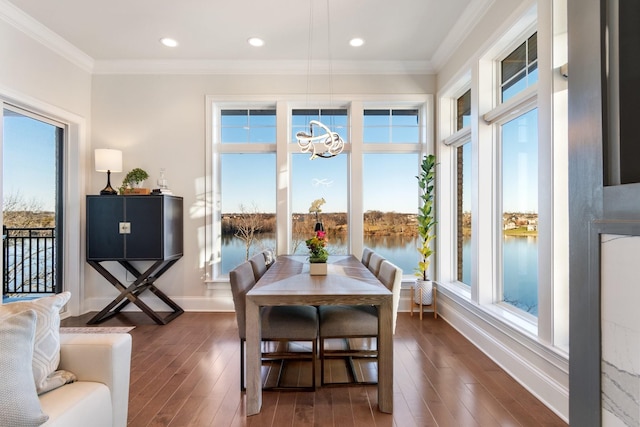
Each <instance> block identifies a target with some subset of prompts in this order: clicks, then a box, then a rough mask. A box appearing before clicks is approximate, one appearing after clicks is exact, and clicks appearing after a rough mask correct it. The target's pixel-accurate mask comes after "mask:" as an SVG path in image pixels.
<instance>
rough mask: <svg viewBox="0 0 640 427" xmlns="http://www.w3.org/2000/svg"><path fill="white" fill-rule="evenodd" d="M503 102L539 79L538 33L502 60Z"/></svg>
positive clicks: (501, 85) (501, 83) (501, 86)
mask: <svg viewBox="0 0 640 427" xmlns="http://www.w3.org/2000/svg"><path fill="white" fill-rule="evenodd" d="M500 76H501V81H500V88H501V91H500V93H501V99H502V102H505V101H507V100H508V99H509V98H511V97H513V96H514V95H515V94H517V93H519V92H521V91H522V90H524V89H526V88H528V87H529V86H531V85H532V84H534V83H536V82H537V81H538V33H534V34H533V35H532V36H531V37H529V38H528V39H527V40H525V41H524V42H523V43H522V44H521V45H520V46H518V47H517V48H516V49H515V50H514V51H513V52H511V53H510V54H509V55H507V57H506V58H505V59H503V60H502V62H500Z"/></svg>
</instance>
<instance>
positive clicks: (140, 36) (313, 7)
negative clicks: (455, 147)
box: [0, 0, 493, 72]
mask: <svg viewBox="0 0 640 427" xmlns="http://www.w3.org/2000/svg"><path fill="white" fill-rule="evenodd" d="M492 1H493V0H394V1H389V0H180V1H179V2H178V1H167V0H133V1H132V0H109V1H96V0H56V1H43V0H0V18H2V17H3V16H2V15H4V17H5V19H6V16H7V15H11V18H12V21H13V22H16V21H18V22H19V23H20V25H19V27H20V28H21V29H22V30H23V31H26V32H33V33H34V34H37V35H39V37H37V38H38V39H39V40H41V41H43V40H45V43H49V44H52V45H55V46H53V47H54V49H56V50H58V51H62V52H64V54H65V55H66V56H76V58H79V59H78V60H80V61H82V62H84V63H85V65H86V66H88V67H89V68H91V71H93V72H108V71H109V70H112V71H114V70H117V69H121V70H124V69H127V68H130V69H134V68H136V67H137V68H138V69H140V68H144V66H145V64H146V65H149V66H153V67H156V68H158V67H165V68H171V69H177V68H181V67H182V68H189V67H191V68H198V67H200V68H203V67H205V68H206V67H211V68H213V67H218V68H221V69H225V68H234V69H239V68H242V67H246V68H247V69H251V70H253V71H254V72H255V71H256V67H260V68H259V69H260V72H265V71H269V70H271V71H274V72H277V70H284V69H287V70H289V71H291V70H297V71H299V72H313V70H309V68H312V69H313V68H315V65H314V64H316V61H317V64H318V67H322V64H323V63H324V66H330V67H331V71H332V72H349V70H351V71H354V72H361V71H362V70H363V69H365V68H368V69H372V68H375V69H376V70H378V72H393V71H394V70H395V71H405V72H411V71H414V72H435V71H437V70H438V67H440V66H441V65H442V64H443V62H444V61H445V60H446V59H447V58H448V55H449V52H451V51H452V50H455V48H456V47H457V46H458V45H459V43H460V42H461V40H462V39H463V37H464V36H465V35H466V34H467V33H468V31H470V29H471V28H472V27H473V25H474V24H475V22H477V21H478V20H479V18H480V17H481V16H482V14H483V13H484V11H485V10H486V8H487V7H488V6H489V5H490V4H491V3H492ZM327 5H328V6H329V12H328V11H327ZM22 12H24V13H22ZM24 14H26V15H24ZM311 22H312V25H310V23H311ZM47 34H48V35H47ZM253 36H256V37H260V38H262V39H264V41H265V45H264V46H263V47H260V48H255V47H252V46H250V45H249V44H248V43H247V39H248V38H249V37H253ZM162 37H171V38H174V39H176V40H177V41H178V42H179V45H178V47H175V48H167V47H165V46H163V45H162V44H160V43H159V39H160V38H162ZM353 37H361V38H363V39H364V40H365V44H364V45H363V46H362V47H359V48H354V47H351V46H349V43H348V42H349V40H350V39H351V38H353ZM329 39H330V47H329ZM310 46H311V49H309V47H310ZM310 50H311V53H310ZM294 72H295V71H294Z"/></svg>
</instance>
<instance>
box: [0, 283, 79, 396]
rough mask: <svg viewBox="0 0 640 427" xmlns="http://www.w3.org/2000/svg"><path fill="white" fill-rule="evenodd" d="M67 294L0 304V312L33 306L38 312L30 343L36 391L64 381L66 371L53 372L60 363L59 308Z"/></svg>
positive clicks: (0, 314) (53, 386)
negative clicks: (34, 333) (34, 330)
mask: <svg viewBox="0 0 640 427" xmlns="http://www.w3.org/2000/svg"><path fill="white" fill-rule="evenodd" d="M69 298H71V293H70V292H62V293H60V294H57V295H51V296H47V297H43V298H38V299H35V300H30V301H17V302H12V303H9V304H4V305H1V306H0V316H3V315H7V314H9V313H18V312H21V311H25V310H33V311H35V312H36V314H37V315H38V322H37V324H36V338H35V342H34V346H33V361H32V362H33V379H34V380H35V383H36V390H37V391H38V394H41V393H44V392H46V391H50V390H53V389H54V388H57V387H60V386H62V385H64V384H65V383H67V382H68V381H67V379H66V377H68V374H67V373H61V372H58V373H56V369H58V364H59V363H60V309H61V308H62V307H63V306H64V305H65V304H66V303H67V301H69Z"/></svg>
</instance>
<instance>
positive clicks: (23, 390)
mask: <svg viewBox="0 0 640 427" xmlns="http://www.w3.org/2000/svg"><path fill="white" fill-rule="evenodd" d="M36 317H37V315H36V313H35V312H34V311H33V310H26V311H24V310H23V311H22V312H18V313H2V314H0V373H1V374H0V375H1V376H2V380H1V381H0V426H3V427H31V426H39V425H41V424H43V423H44V422H45V421H47V420H48V419H49V417H48V416H47V415H45V414H44V413H43V412H42V407H41V406H40V400H39V399H38V393H37V392H36V387H35V384H34V383H33V368H32V367H31V358H32V356H33V341H34V338H35V332H36Z"/></svg>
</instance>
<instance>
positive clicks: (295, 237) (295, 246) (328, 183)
mask: <svg viewBox="0 0 640 427" xmlns="http://www.w3.org/2000/svg"><path fill="white" fill-rule="evenodd" d="M348 158H349V156H348V154H346V153H341V154H340V155H338V156H337V157H334V158H332V159H315V160H309V154H307V153H294V154H292V155H291V159H292V160H291V206H292V208H293V210H292V216H291V229H292V233H291V238H292V241H291V253H294V254H306V253H307V247H306V245H305V244H304V241H305V240H307V239H309V238H311V237H313V231H314V225H315V222H316V218H315V216H312V214H310V213H309V207H310V206H311V203H312V202H313V201H314V200H317V199H325V201H326V203H325V204H324V205H322V206H321V209H322V212H321V213H320V214H319V216H318V220H319V221H320V222H322V224H323V225H324V229H325V231H326V232H327V238H328V239H329V245H328V246H327V250H328V251H329V254H332V255H345V254H348V253H349V247H350V246H349V224H348V221H347V206H348V195H347V193H348V188H349V185H348V180H347V163H348Z"/></svg>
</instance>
